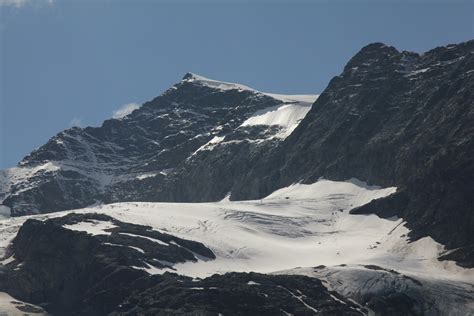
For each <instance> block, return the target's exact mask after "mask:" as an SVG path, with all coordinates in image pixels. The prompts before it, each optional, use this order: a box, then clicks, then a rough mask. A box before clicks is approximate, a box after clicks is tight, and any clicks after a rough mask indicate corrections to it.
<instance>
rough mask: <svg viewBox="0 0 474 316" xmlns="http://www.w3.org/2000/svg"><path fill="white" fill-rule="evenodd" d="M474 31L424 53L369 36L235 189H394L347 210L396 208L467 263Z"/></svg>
mask: <svg viewBox="0 0 474 316" xmlns="http://www.w3.org/2000/svg"><path fill="white" fill-rule="evenodd" d="M473 100H474V41H470V42H466V43H462V44H459V45H450V46H447V47H440V48H436V49H433V50H431V51H429V52H426V53H424V54H421V55H419V54H415V53H412V52H399V51H397V50H396V49H395V48H393V47H389V46H386V45H384V44H379V43H375V44H371V45H368V46H366V47H364V48H363V49H362V50H361V51H360V52H359V53H358V54H357V55H355V56H354V57H353V58H352V59H351V60H350V61H349V63H348V64H347V65H346V67H345V68H344V71H343V73H342V74H341V75H340V76H337V77H335V78H333V79H332V80H331V82H330V83H329V85H328V87H327V88H326V90H324V92H323V93H322V94H321V96H320V97H319V98H318V100H317V101H316V102H315V104H314V105H313V107H312V109H311V111H310V112H309V113H308V114H307V115H306V117H305V118H304V120H303V121H302V122H301V124H300V125H299V126H298V128H297V129H296V130H295V131H294V132H293V133H292V134H291V135H290V137H288V138H287V139H286V140H285V141H284V142H283V143H282V144H280V146H278V147H277V148H275V149H274V150H273V151H272V152H270V153H269V154H268V155H267V156H266V157H265V158H262V159H261V160H259V162H258V165H256V166H255V167H254V168H253V169H252V170H251V171H250V172H249V173H247V174H246V175H245V179H244V180H243V181H241V182H240V184H239V185H237V186H236V187H237V188H236V189H235V190H234V191H233V192H232V193H233V194H232V198H234V199H242V198H258V197H260V196H264V195H267V194H269V193H270V192H272V191H274V190H275V189H277V188H280V187H284V186H287V185H289V184H291V183H294V182H295V181H303V182H304V183H312V182H315V181H316V180H317V179H318V178H320V177H324V178H327V179H332V180H344V179H349V178H352V177H355V178H358V179H360V180H363V181H366V182H368V183H372V184H377V185H382V186H396V187H397V188H398V190H397V192H396V193H395V194H393V195H391V196H389V197H387V198H384V199H381V200H374V201H373V202H372V203H369V204H368V205H365V206H362V207H360V208H358V209H355V210H353V212H354V213H355V214H367V213H376V214H378V215H380V216H384V217H391V216H399V217H403V218H404V219H405V220H406V221H407V222H408V226H409V227H410V228H411V229H412V232H411V237H412V238H414V239H417V238H420V237H421V236H426V235H430V236H432V237H433V238H434V239H435V240H437V241H439V242H441V243H443V244H445V245H448V246H449V247H451V248H458V247H461V249H458V250H457V251H455V252H454V253H451V255H450V258H452V259H453V258H454V259H459V260H461V261H462V260H464V262H465V264H466V265H469V266H471V267H472V266H473V264H474V257H473V254H474V251H473V247H474V235H473V234H472V227H474V195H473V194H472V189H473V188H474V179H473V177H472V175H473V174H474V159H473V157H474V107H473V104H474V103H473Z"/></svg>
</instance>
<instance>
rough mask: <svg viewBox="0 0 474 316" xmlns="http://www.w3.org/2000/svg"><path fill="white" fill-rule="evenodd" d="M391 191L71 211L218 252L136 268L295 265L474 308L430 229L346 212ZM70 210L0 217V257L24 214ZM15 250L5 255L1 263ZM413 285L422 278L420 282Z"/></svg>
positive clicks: (307, 191) (354, 189) (346, 186)
mask: <svg viewBox="0 0 474 316" xmlns="http://www.w3.org/2000/svg"><path fill="white" fill-rule="evenodd" d="M394 192H396V188H380V187H377V186H369V185H366V184H365V183H363V182H361V181H358V180H356V179H350V180H348V181H344V182H335V181H329V180H322V179H321V180H319V181H318V182H316V183H314V184H311V185H305V184H294V185H292V186H290V187H287V188H283V189H280V190H278V191H275V192H274V193H272V194H271V195H269V196H268V197H266V198H264V199H262V200H255V201H239V202H232V201H228V199H224V200H223V201H221V202H214V203H138V202H137V203H115V204H109V205H98V206H93V207H88V208H85V209H80V210H75V211H74V212H75V213H91V212H95V213H102V214H106V215H109V216H111V217H112V218H115V219H118V220H120V221H124V222H129V223H135V224H140V225H147V226H150V227H152V228H153V230H156V231H159V232H163V233H167V234H171V235H174V236H177V237H179V238H185V239H189V240H194V241H198V242H201V243H202V244H204V245H205V246H206V247H208V248H209V249H210V250H211V251H212V252H213V253H214V254H215V256H216V259H214V260H209V259H208V258H202V259H199V257H198V259H199V260H198V261H197V262H184V263H176V264H170V265H169V268H168V267H167V268H159V267H154V266H151V265H147V266H148V268H143V267H141V268H138V267H137V269H141V270H145V271H147V272H148V273H150V274H162V273H164V272H167V271H168V272H177V273H178V274H182V275H187V276H192V277H200V278H203V277H208V276H210V275H213V274H215V273H218V274H222V273H225V272H231V271H241V272H249V271H254V272H261V273H279V274H281V273H284V274H301V275H308V276H312V277H318V278H320V279H322V280H325V282H326V286H327V287H328V288H330V289H331V290H335V291H337V292H338V293H340V294H342V295H344V296H346V297H349V298H352V299H354V300H356V301H359V302H364V301H365V299H366V298H367V297H370V295H373V294H374V293H376V294H377V295H384V293H385V294H387V293H392V292H394V291H395V292H397V293H398V292H401V293H405V292H406V293H408V294H410V295H411V296H410V297H414V298H417V299H419V300H421V301H420V302H419V305H420V306H425V305H426V306H428V307H429V308H430V309H431V310H432V311H433V313H434V314H436V313H439V311H440V310H441V311H442V310H445V307H442V306H440V305H439V304H435V303H433V304H431V303H430V300H433V299H435V298H436V297H437V296H443V301H442V302H444V303H443V304H444V305H443V306H449V304H455V305H456V311H459V312H466V311H472V308H473V307H472V306H470V305H468V304H467V303H466V300H467V301H469V299H471V298H474V295H473V293H472V290H470V289H472V287H473V286H474V271H473V270H472V269H463V268H461V267H459V266H457V265H456V264H455V263H454V262H451V261H438V259H437V258H438V257H439V256H440V255H441V254H443V253H444V251H445V249H444V247H443V246H442V245H440V244H438V243H436V242H435V241H433V240H432V239H431V238H429V237H426V238H422V239H420V240H417V241H415V242H412V243H410V242H409V240H408V238H407V234H408V232H409V230H408V229H407V228H406V227H405V226H404V221H403V219H399V218H390V219H381V218H379V217H377V216H375V215H351V214H349V210H350V209H352V208H354V207H357V206H360V205H364V204H366V203H368V202H370V201H371V200H373V199H377V198H381V197H384V196H388V195H390V194H393V193H394ZM68 213H70V212H58V213H54V214H47V215H33V216H27V217H16V218H9V219H4V220H0V256H2V255H4V254H5V249H6V247H7V245H8V243H9V242H10V241H11V240H12V239H13V238H14V236H15V234H16V232H17V231H18V229H19V227H20V226H21V225H22V223H23V222H24V221H25V220H26V219H28V218H35V219H40V220H41V219H47V218H51V217H58V216H63V215H65V214H68ZM63 227H65V228H67V229H73V230H83V231H86V232H88V233H90V234H93V235H95V234H108V232H107V231H104V229H108V228H110V227H113V225H111V223H109V222H103V223H101V222H97V223H95V222H88V223H81V224H75V225H73V226H68V225H64V226H63ZM141 251H143V250H141ZM13 258H14V257H10V258H4V261H3V262H2V263H3V264H7V263H9V262H11V261H12V260H13ZM299 267H302V268H299ZM313 267H318V268H313ZM278 271H283V272H278ZM391 271H393V272H391ZM382 274H383V275H382ZM392 279H393V280H392ZM376 281H377V282H379V283H377V284H378V285H377V284H376V283H374V282H376ZM341 282H342V283H341ZM364 282H370V283H371V284H373V285H372V287H371V289H372V290H373V291H371V290H367V291H365V292H364V291H362V292H360V291H356V289H357V288H360V287H364V286H363V284H364ZM341 284H345V285H344V286H341ZM419 284H426V287H424V288H423V289H424V290H421V289H420V288H419V286H420V285H419ZM392 285H393V286H392ZM395 285H396V286H395ZM368 289H369V288H368ZM404 291H405V292H404ZM423 291H427V292H426V293H427V294H426V295H425V294H423V293H424V292H423ZM387 295H388V294H387ZM440 302H441V301H440ZM430 304H431V305H430ZM428 307H427V308H428Z"/></svg>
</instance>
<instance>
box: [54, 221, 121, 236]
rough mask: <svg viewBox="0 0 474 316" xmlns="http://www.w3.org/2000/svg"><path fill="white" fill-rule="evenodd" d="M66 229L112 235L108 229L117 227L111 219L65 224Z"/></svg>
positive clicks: (91, 233)
mask: <svg viewBox="0 0 474 316" xmlns="http://www.w3.org/2000/svg"><path fill="white" fill-rule="evenodd" d="M63 227H64V228H66V229H70V230H76V231H83V232H86V233H88V234H90V235H110V234H111V233H110V232H108V231H106V229H110V228H114V227H117V226H116V225H114V224H113V223H112V222H110V221H99V220H88V221H84V222H79V223H76V224H72V225H64V226H63Z"/></svg>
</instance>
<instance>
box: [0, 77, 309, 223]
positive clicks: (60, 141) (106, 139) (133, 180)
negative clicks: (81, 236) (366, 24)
mask: <svg viewBox="0 0 474 316" xmlns="http://www.w3.org/2000/svg"><path fill="white" fill-rule="evenodd" d="M309 98H310V101H307V100H306V99H304V97H303V99H301V96H300V98H299V99H298V96H297V97H296V99H295V100H293V99H285V98H282V96H277V97H275V96H272V95H268V94H264V93H260V92H258V91H255V90H253V89H251V88H248V87H246V86H242V85H238V84H231V83H226V82H219V81H214V80H210V79H207V78H204V77H200V76H197V75H194V74H187V75H185V77H184V78H183V80H182V81H181V82H179V83H178V84H176V85H175V86H173V87H171V88H170V89H169V90H167V91H166V92H165V93H163V94H162V95H161V96H159V97H157V98H155V99H154V100H152V101H150V102H147V103H145V104H143V105H142V106H141V107H140V108H139V109H137V110H135V111H133V112H132V113H130V114H129V115H127V116H125V117H122V118H119V119H110V120H107V121H105V122H104V123H103V124H102V126H101V127H96V128H93V127H87V128H72V129H69V130H65V131H63V132H61V133H59V134H58V135H56V136H54V137H53V138H52V139H51V140H50V141H48V143H46V144H45V145H44V146H42V147H40V148H39V149H37V150H34V151H33V152H32V153H31V154H29V155H28V156H27V157H25V158H24V159H23V160H22V161H21V162H20V163H19V165H18V167H15V168H11V169H7V170H2V171H1V172H0V201H3V202H2V204H3V205H5V206H8V207H9V208H10V209H11V213H12V215H14V216H17V215H25V214H34V213H48V212H54V211H60V210H67V209H74V208H80V207H85V206H87V205H90V204H93V203H96V202H113V201H154V200H213V199H218V198H220V197H221V196H222V197H223V196H224V195H225V194H226V193H227V192H228V191H229V187H228V185H227V187H226V185H220V186H218V187H215V186H211V185H206V184H205V181H206V180H207V179H208V180H209V181H215V180H216V178H215V176H218V178H219V180H222V181H223V180H224V178H223V177H220V176H219V175H220V174H222V173H223V170H228V169H229V168H228V166H229V165H228V164H227V163H225V164H222V163H221V164H220V165H215V166H213V167H211V168H206V169H204V167H202V166H203V165H205V163H207V162H208V159H207V156H208V153H209V152H210V151H213V150H214V149H215V147H217V146H218V145H219V146H222V147H223V148H224V147H225V148H227V147H228V148H230V150H232V152H234V151H236V150H237V151H240V152H241V155H240V158H239V159H233V160H234V161H237V160H238V163H239V165H245V161H246V159H248V157H247V156H246V154H247V153H248V152H249V151H251V150H254V148H256V147H260V145H263V147H265V146H266V145H265V144H267V143H272V144H275V143H278V142H280V141H281V139H283V138H284V137H286V136H287V134H288V133H290V132H291V130H292V129H293V128H294V127H295V124H297V122H298V119H299V118H302V117H303V116H304V114H306V112H307V111H308V110H309V108H310V106H311V103H312V102H313V101H314V99H315V98H316V97H315V96H309ZM280 108H283V109H282V110H283V111H287V110H288V109H289V108H290V111H289V112H290V114H292V115H293V116H294V117H292V119H293V120H290V122H287V121H285V122H283V125H282V124H275V125H271V124H270V125H268V124H267V125H261V124H254V123H252V117H254V119H255V118H258V117H260V116H265V115H268V113H272V112H278V111H279V109H280ZM267 112H268V113H267ZM266 113H267V114H266ZM249 119H250V121H248V122H247V120H249ZM270 123H271V122H270ZM226 145H228V146H226ZM226 150H227V149H226ZM255 150H256V149H255ZM216 152H217V151H216ZM213 160H216V158H214V159H213ZM190 168H203V169H202V171H199V170H195V171H189V169H190ZM217 168H219V170H221V171H220V173H219V172H217V173H216V175H215V176H214V177H212V176H207V173H206V172H205V171H206V170H210V169H217ZM235 171H236V170H235ZM235 171H234V172H235ZM189 173H191V175H192V174H194V173H199V174H200V175H202V177H199V178H200V179H199V180H200V181H201V183H202V185H200V186H198V187H195V188H194V189H193V188H191V189H189V188H188V189H183V190H180V189H178V188H176V185H178V184H179V183H181V182H183V180H181V179H183V175H187V174H189ZM229 179H230V180H229V181H232V180H231V179H232V178H229ZM197 180H198V179H196V180H190V181H189V183H195V182H196V181H197Z"/></svg>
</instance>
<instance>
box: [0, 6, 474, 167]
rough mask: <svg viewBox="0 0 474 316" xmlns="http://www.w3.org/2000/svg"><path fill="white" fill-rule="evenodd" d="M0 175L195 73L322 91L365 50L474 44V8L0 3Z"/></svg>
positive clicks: (269, 87) (261, 86)
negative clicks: (56, 139)
mask: <svg viewBox="0 0 474 316" xmlns="http://www.w3.org/2000/svg"><path fill="white" fill-rule="evenodd" d="M0 11H1V12H0V39H1V42H0V57H1V59H0V74H1V77H0V81H1V82H0V168H4V167H10V166H14V165H15V164H16V163H17V162H18V161H19V160H20V159H21V158H22V157H23V156H24V155H26V154H27V153H29V152H30V151H31V150H32V149H34V148H36V147H38V146H40V145H41V144H43V143H45V142H46V141H47V140H48V139H49V138H50V137H52V136H53V135H54V134H56V133H57V132H59V131H61V130H62V129H65V128H68V127H70V126H71V125H81V126H89V125H91V126H98V125H100V124H101V122H102V121H103V120H104V119H106V118H110V117H112V115H113V112H114V111H115V110H117V109H118V108H120V107H121V106H123V105H124V104H128V103H142V102H145V101H147V100H150V99H151V98H153V97H155V96H157V95H159V94H161V92H163V91H164V90H165V89H166V88H168V87H169V86H171V85H172V84H174V83H176V82H177V81H179V80H180V79H181V77H182V76H183V75H184V74H185V73H186V72H188V71H190V72H195V73H198V74H200V75H203V76H207V77H210V78H213V79H218V80H225V81H233V82H239V83H243V84H245V85H248V86H251V87H254V88H256V89H258V90H261V91H266V92H278V93H295V94H298V93H320V92H322V91H323V90H324V88H325V87H326V85H327V83H328V82H329V80H330V79H331V78H332V77H333V76H335V75H337V74H339V73H340V72H341V71H342V68H343V67H344V65H345V63H346V62H347V61H348V60H349V58H350V57H351V56H353V55H354V54H355V53H356V52H357V51H358V50H359V49H360V48H361V47H363V46H364V45H366V44H368V43H370V42H375V41H381V42H385V43H387V44H390V45H393V46H395V47H397V48H398V49H399V50H412V51H416V52H423V51H426V50H428V49H431V48H434V47H436V46H440V45H446V44H449V43H457V42H461V41H466V40H469V39H473V38H474V25H473V23H474V0H473V1H452V0H451V1H448V0H447V1H416V0H415V1H384V0H382V1H380V0H379V1H329V0H328V1H294V0H288V1H225V0H224V1H145V0H142V1H140V0H133V1H132V0H129V1H120V0H115V1H112V0H110V1H92V0H82V1H80V0H75V1H72V0H69V1H68V0H54V1H48V0H0Z"/></svg>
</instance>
